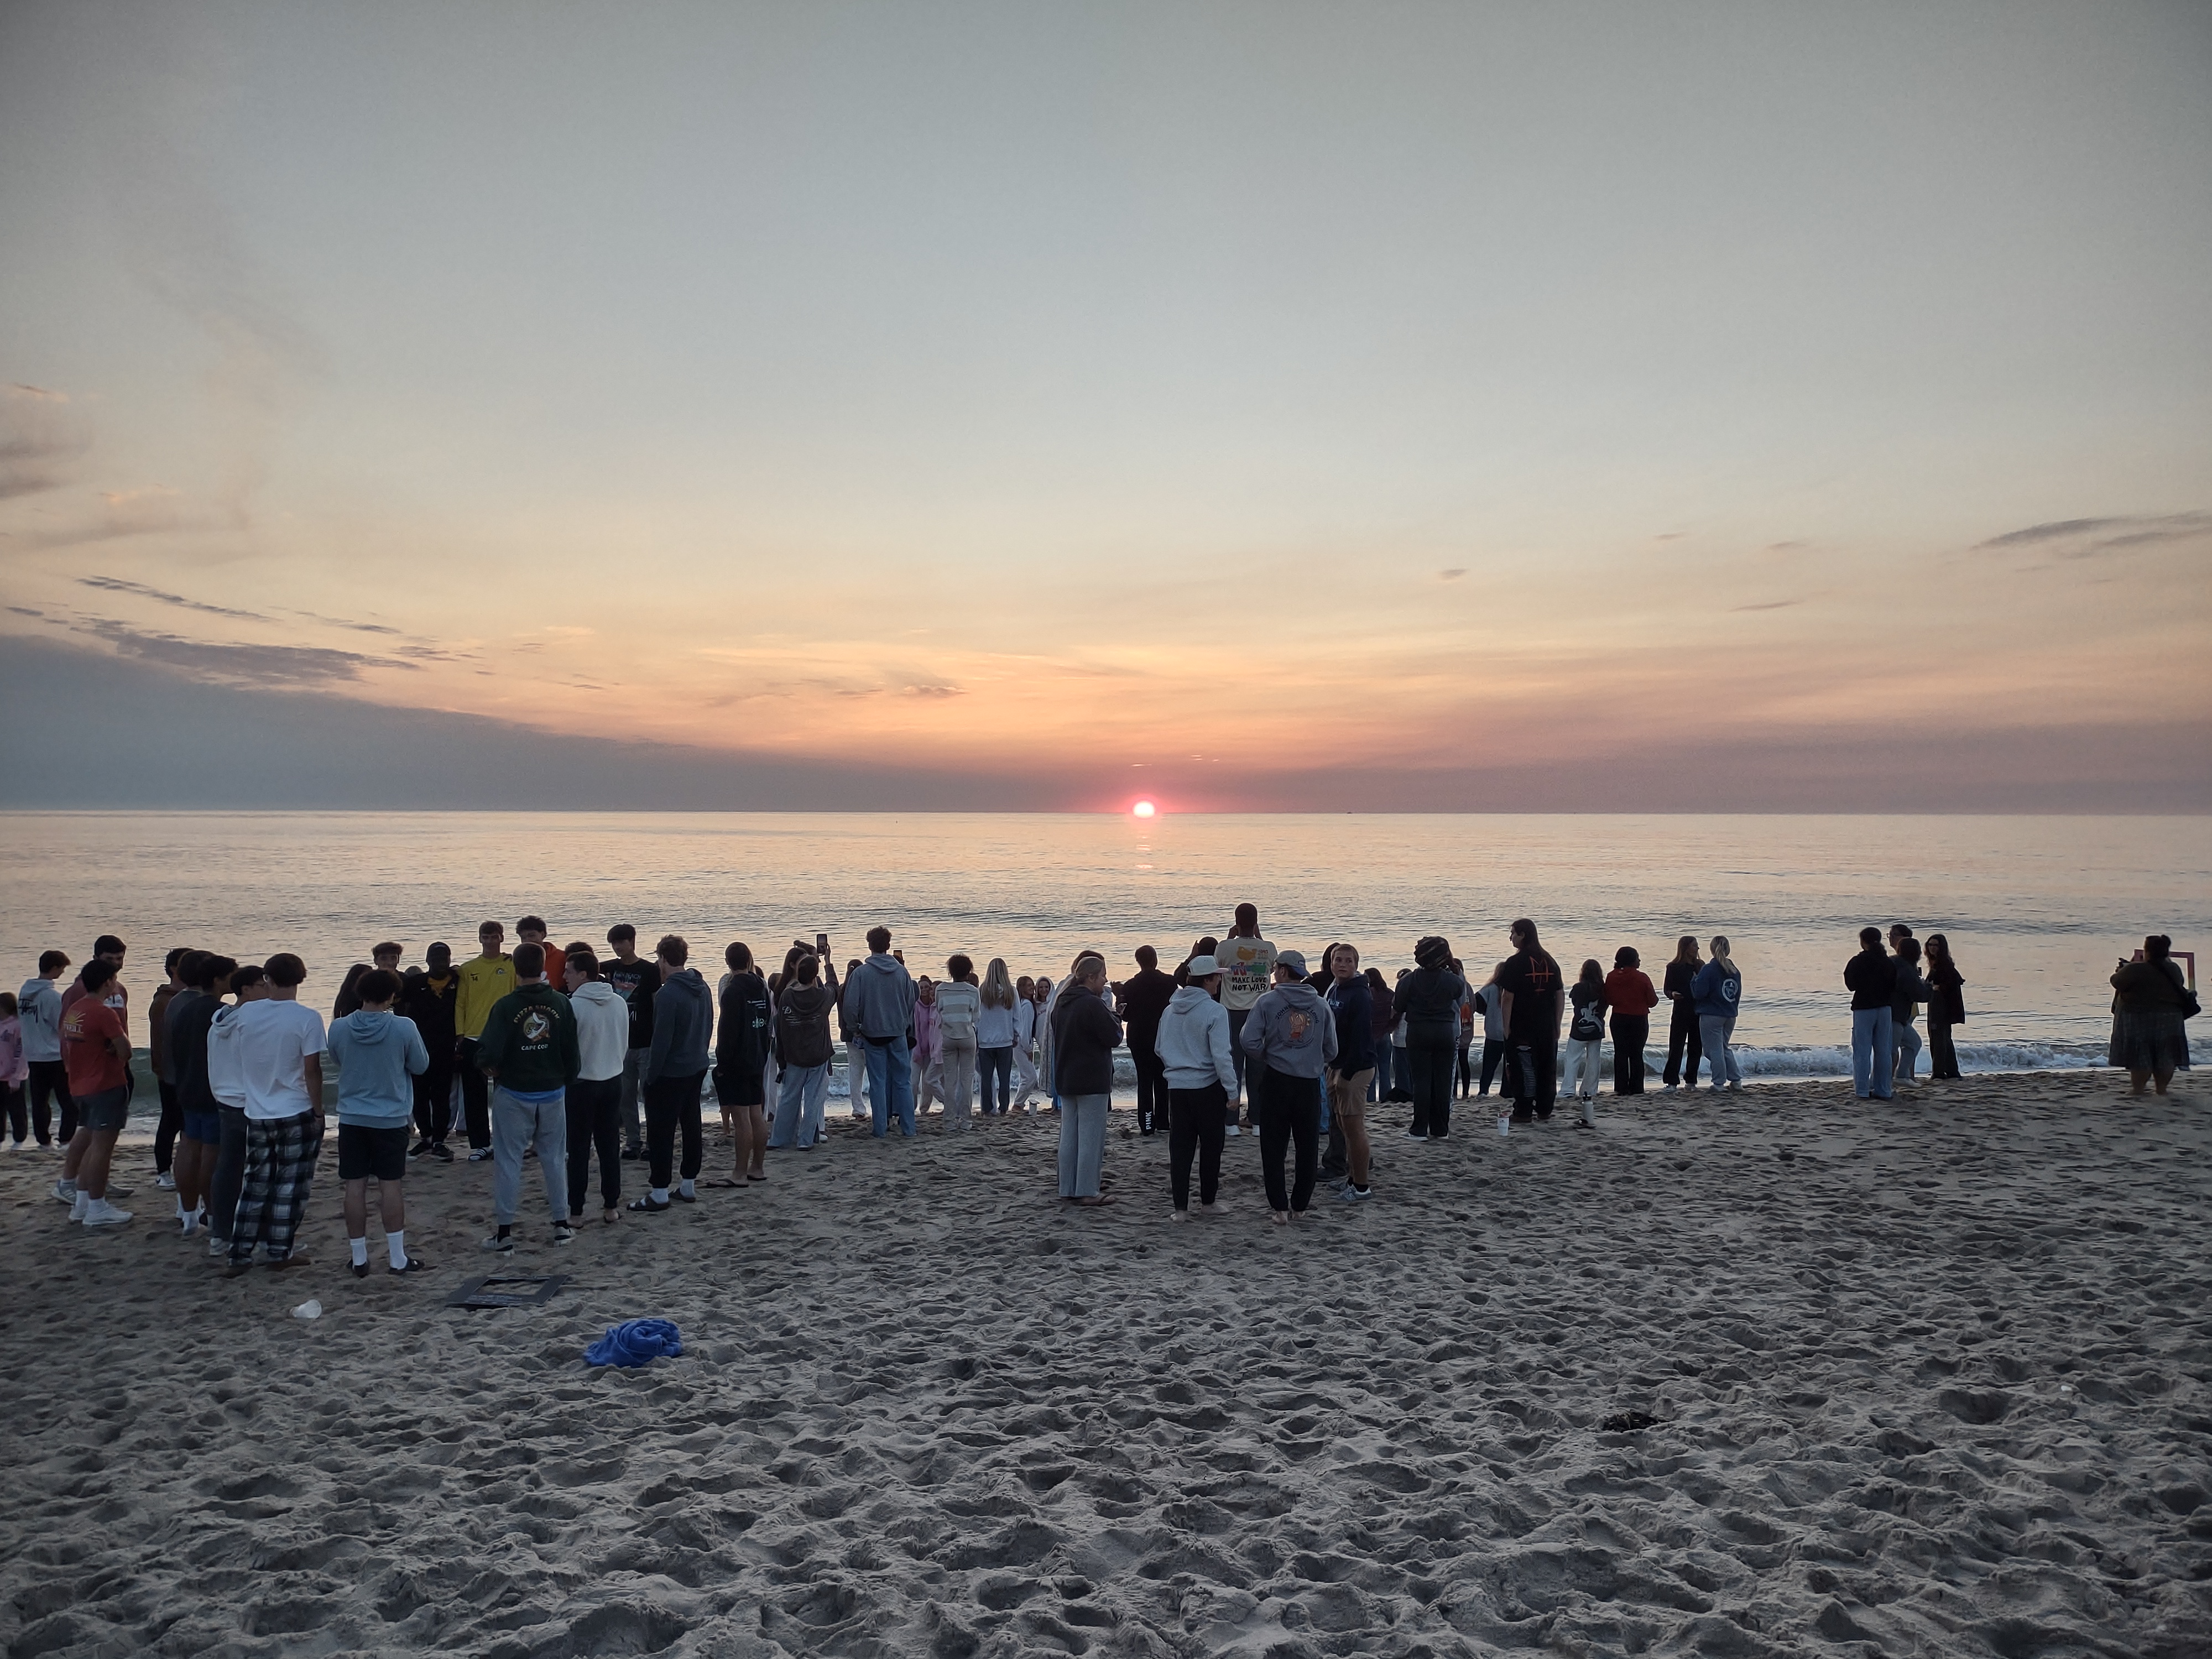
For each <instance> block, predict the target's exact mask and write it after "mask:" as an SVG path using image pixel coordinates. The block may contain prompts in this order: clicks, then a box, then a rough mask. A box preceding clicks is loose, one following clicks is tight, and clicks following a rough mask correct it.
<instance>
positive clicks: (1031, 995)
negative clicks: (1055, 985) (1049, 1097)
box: [1008, 974, 1039, 1112]
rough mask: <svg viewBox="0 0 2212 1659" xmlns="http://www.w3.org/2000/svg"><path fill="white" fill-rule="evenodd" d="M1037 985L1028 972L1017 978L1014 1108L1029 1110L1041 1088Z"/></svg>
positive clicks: (1015, 996)
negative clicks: (1038, 1063) (1038, 1087)
mask: <svg viewBox="0 0 2212 1659" xmlns="http://www.w3.org/2000/svg"><path fill="white" fill-rule="evenodd" d="M1036 1041H1037V988H1036V981H1035V980H1033V979H1031V978H1030V976H1029V975H1027V974H1024V975H1022V976H1021V977H1020V978H1019V979H1018V980H1016V981H1014V1075H1015V1077H1016V1079H1018V1080H1017V1082H1016V1083H1015V1085H1014V1098H1013V1101H1012V1104H1011V1106H1010V1107H1009V1108H1008V1109H1009V1110H1011V1111H1016V1112H1026V1111H1027V1110H1029V1109H1030V1096H1031V1095H1034V1094H1035V1093H1036V1091H1037V1085H1038V1081H1039V1079H1038V1076H1037V1058H1036Z"/></svg>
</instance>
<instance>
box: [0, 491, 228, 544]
mask: <svg viewBox="0 0 2212 1659" xmlns="http://www.w3.org/2000/svg"><path fill="white" fill-rule="evenodd" d="M207 527H208V526H207V520H206V518H205V516H204V514H203V513H197V512H193V511H190V510H188V509H187V508H186V507H185V498H184V496H183V495H181V494H179V492H178V491H176V490H173V489H170V488H169V487H168V486H167V485H166V484H154V485H151V486H149V488H147V489H103V490H102V491H100V513H99V516H98V517H97V518H96V519H94V520H89V521H87V520H79V521H78V522H77V523H76V524H75V525H70V526H63V527H62V528H60V529H58V530H40V531H36V532H32V533H31V534H29V535H11V536H10V537H9V539H10V540H12V541H13V542H14V543H15V545H16V547H17V548H18V549H20V550H23V551H26V552H29V551H37V550H45V549H49V548H59V547H89V546H92V545H94V544H96V543H100V542H112V541H119V540H121V539H122V538H125V537H126V536H155V535H160V534H161V533H163V532H167V531H179V530H204V529H205V528H207Z"/></svg>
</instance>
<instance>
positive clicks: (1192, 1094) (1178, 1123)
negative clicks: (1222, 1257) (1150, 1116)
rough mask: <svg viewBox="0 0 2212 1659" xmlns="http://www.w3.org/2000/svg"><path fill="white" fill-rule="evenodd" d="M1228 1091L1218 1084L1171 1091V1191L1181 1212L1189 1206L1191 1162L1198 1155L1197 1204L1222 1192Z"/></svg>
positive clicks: (1169, 1189)
mask: <svg viewBox="0 0 2212 1659" xmlns="http://www.w3.org/2000/svg"><path fill="white" fill-rule="evenodd" d="M1228 1127H1229V1091H1228V1090H1226V1089H1225V1088H1223V1087H1222V1086H1221V1085H1220V1084H1219V1083H1218V1082H1214V1083H1209V1084H1207V1085H1206V1087H1204V1088H1203V1089H1170V1090H1169V1091H1168V1191H1169V1192H1170V1194H1173V1196H1174V1198H1175V1206H1176V1208H1177V1209H1178V1210H1187V1209H1188V1208H1189V1207H1190V1159H1191V1154H1192V1153H1194V1152H1195V1153H1196V1154H1197V1155H1198V1201H1199V1202H1200V1203H1201V1204H1211V1203H1212V1202H1213V1200H1214V1199H1215V1198H1216V1197H1217V1196H1218V1195H1219V1194H1220V1191H1221V1147H1222V1144H1223V1142H1224V1140H1225V1139H1226V1134H1227V1130H1228Z"/></svg>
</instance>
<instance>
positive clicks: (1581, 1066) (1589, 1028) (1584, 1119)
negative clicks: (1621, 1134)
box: [1560, 957, 1605, 1129]
mask: <svg viewBox="0 0 2212 1659" xmlns="http://www.w3.org/2000/svg"><path fill="white" fill-rule="evenodd" d="M1567 1006H1569V1007H1571V1008H1572V1009H1573V1010H1574V1018H1572V1020H1571V1021H1570V1022H1569V1024H1568V1026H1567V1065H1566V1073H1565V1080H1564V1081H1563V1083H1562V1084H1561V1085H1560V1086H1561V1087H1563V1088H1564V1089H1565V1091H1567V1096H1568V1098H1570V1099H1571V1100H1573V1101H1575V1102H1577V1103H1578V1104H1579V1105H1580V1106H1581V1107H1582V1116H1581V1118H1580V1119H1579V1120H1578V1121H1577V1124H1576V1127H1577V1128H1583V1129H1595V1127H1597V1061H1598V1053H1599V1050H1600V1049H1601V1048H1602V1047H1603V1046H1604V1042H1605V972H1604V970H1603V969H1601V968H1600V967H1599V966H1598V965H1597V958H1596V957H1588V958H1587V959H1585V960H1584V962H1583V970H1582V973H1581V975H1579V976H1578V977H1577V979H1576V981H1575V982H1574V983H1573V984H1572V985H1571V986H1569V987H1567Z"/></svg>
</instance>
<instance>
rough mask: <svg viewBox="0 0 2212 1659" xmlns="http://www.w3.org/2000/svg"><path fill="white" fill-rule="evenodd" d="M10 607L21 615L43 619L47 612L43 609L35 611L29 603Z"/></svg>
mask: <svg viewBox="0 0 2212 1659" xmlns="http://www.w3.org/2000/svg"><path fill="white" fill-rule="evenodd" d="M8 608H9V610H10V611H14V612H15V614H16V615H17V616H19V617H39V618H40V620H42V621H43V620H44V619H45V617H46V612H45V611H33V610H32V609H31V608H30V606H28V605H9V607H8Z"/></svg>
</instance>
